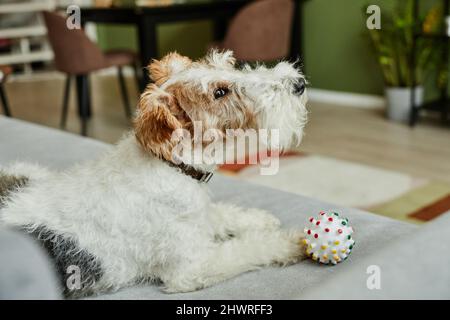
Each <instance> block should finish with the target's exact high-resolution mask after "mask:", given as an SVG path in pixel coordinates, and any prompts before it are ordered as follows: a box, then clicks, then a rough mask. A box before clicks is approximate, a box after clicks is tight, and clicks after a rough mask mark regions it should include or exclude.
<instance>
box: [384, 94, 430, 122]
mask: <svg viewBox="0 0 450 320" xmlns="http://www.w3.org/2000/svg"><path fill="white" fill-rule="evenodd" d="M414 90H415V100H416V101H415V105H416V106H417V105H421V104H422V103H423V86H417V87H415V89H414ZM385 96H386V101H387V111H386V116H387V118H388V119H389V120H393V121H397V122H403V123H407V122H408V121H409V116H410V112H411V89H410V88H404V87H391V88H386V89H385Z"/></svg>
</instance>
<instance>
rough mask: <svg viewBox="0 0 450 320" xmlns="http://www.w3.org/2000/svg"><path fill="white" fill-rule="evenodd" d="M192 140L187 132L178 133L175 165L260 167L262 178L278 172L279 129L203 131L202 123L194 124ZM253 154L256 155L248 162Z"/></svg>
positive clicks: (175, 139) (181, 130)
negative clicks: (249, 154) (245, 165)
mask: <svg viewBox="0 0 450 320" xmlns="http://www.w3.org/2000/svg"><path fill="white" fill-rule="evenodd" d="M193 129H194V130H193V133H194V134H193V136H191V132H190V131H189V130H186V129H176V130H174V131H173V133H172V137H171V141H172V142H173V143H174V148H173V149H172V161H173V162H174V163H176V164H180V163H182V162H183V163H185V164H190V165H197V164H206V165H222V164H245V163H248V164H257V163H259V165H260V167H259V171H260V174H261V175H274V174H276V173H278V169H279V154H280V142H279V140H280V133H279V130H278V129H259V130H254V129H247V130H243V129H226V130H225V133H224V132H223V131H221V130H219V129H212V128H210V129H207V130H203V125H202V122H201V121H194V127H193ZM248 150H250V152H251V151H253V152H255V150H256V153H255V154H253V155H252V156H249V157H248V158H247V157H246V156H245V155H246V154H247V151H248Z"/></svg>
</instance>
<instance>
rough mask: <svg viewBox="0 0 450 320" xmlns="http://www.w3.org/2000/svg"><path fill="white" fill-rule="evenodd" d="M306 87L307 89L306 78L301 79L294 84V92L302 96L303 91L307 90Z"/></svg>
mask: <svg viewBox="0 0 450 320" xmlns="http://www.w3.org/2000/svg"><path fill="white" fill-rule="evenodd" d="M305 89H306V82H305V80H304V79H300V80H298V81H297V82H296V83H295V84H294V91H293V92H294V94H295V95H296V96H301V95H302V94H303V92H305Z"/></svg>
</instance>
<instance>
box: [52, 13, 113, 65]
mask: <svg viewBox="0 0 450 320" xmlns="http://www.w3.org/2000/svg"><path fill="white" fill-rule="evenodd" d="M43 15H44V21H45V25H46V26H47V32H48V38H49V41H50V45H51V46H52V49H53V52H54V54H55V66H56V69H57V70H58V71H61V72H65V73H69V74H85V73H89V72H92V71H95V70H98V69H102V68H104V67H105V66H106V59H105V56H104V54H103V53H102V51H101V50H100V48H99V47H98V46H97V45H96V44H95V43H93V42H92V41H91V40H90V39H89V38H88V37H87V35H86V34H85V33H84V31H83V30H82V29H69V28H67V25H66V19H65V18H64V17H63V16H61V15H59V14H57V13H56V12H50V11H45V12H43Z"/></svg>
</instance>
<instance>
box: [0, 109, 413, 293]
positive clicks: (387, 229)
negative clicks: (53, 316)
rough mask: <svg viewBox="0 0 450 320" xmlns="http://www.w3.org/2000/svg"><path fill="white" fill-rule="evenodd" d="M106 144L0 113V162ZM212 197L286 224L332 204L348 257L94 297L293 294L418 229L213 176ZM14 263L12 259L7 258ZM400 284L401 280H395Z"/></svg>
mask: <svg viewBox="0 0 450 320" xmlns="http://www.w3.org/2000/svg"><path fill="white" fill-rule="evenodd" d="M106 147H107V145H105V144H102V143H99V142H96V141H93V140H90V139H85V138H79V137H76V136H73V135H70V134H67V133H63V132H58V131H56V130H51V129H46V128H42V127H38V126H35V125H29V124H25V123H23V122H17V121H14V120H9V119H5V118H2V117H0V165H4V164H6V163H8V162H11V161H14V160H17V159H20V160H29V161H30V160H31V161H34V162H39V163H42V164H44V165H46V166H49V167H53V168H64V167H66V166H68V165H71V164H73V163H75V162H79V161H82V160H85V159H90V158H93V157H95V156H96V155H97V154H98V153H99V152H101V151H102V149H104V148H106ZM210 188H211V191H212V194H213V196H214V198H215V199H217V200H223V201H229V202H233V203H236V204H239V205H242V206H246V207H260V208H264V209H266V210H269V211H271V212H273V213H274V214H276V215H277V216H278V217H279V218H280V219H281V221H282V223H283V226H284V227H286V228H302V227H303V225H304V224H305V222H306V219H307V217H309V216H311V215H316V214H317V213H318V212H319V211H320V210H327V209H336V210H337V211H339V212H341V213H342V214H343V215H344V216H347V217H348V218H349V219H350V223H351V224H352V225H353V227H354V229H355V234H354V238H355V239H356V241H357V243H356V246H355V248H354V250H353V253H352V254H351V256H350V258H349V259H348V260H347V261H345V262H343V263H342V264H339V265H337V266H324V265H319V264H316V263H314V262H312V261H309V260H308V261H303V262H301V263H299V264H297V265H293V266H289V267H286V268H266V269H261V270H259V271H255V272H249V273H246V274H242V275H240V276H238V277H236V278H234V279H231V280H228V281H226V282H224V283H221V284H219V285H216V286H213V287H211V288H207V289H204V290H200V291H197V292H191V293H185V294H164V293H162V292H161V291H160V290H159V288H158V287H157V286H156V285H151V284H148V285H142V286H136V287H132V288H126V289H122V290H120V291H118V292H116V293H110V294H104V295H101V296H97V297H94V298H96V299H292V298H301V297H302V296H304V295H306V294H308V293H309V292H310V291H312V290H313V289H314V288H315V289H317V290H319V292H320V288H322V287H323V286H326V285H327V283H329V282H331V281H332V280H333V279H335V278H336V277H337V276H338V275H340V274H344V273H345V272H346V271H347V270H349V269H351V268H353V267H355V268H356V266H357V265H358V264H360V263H361V261H364V259H365V258H366V257H367V256H369V255H370V254H373V253H375V252H377V251H379V250H381V249H383V248H386V247H388V245H389V244H390V243H392V241H394V240H395V239H397V238H399V237H401V236H405V235H407V234H408V233H410V232H413V231H415V230H416V229H417V227H416V226H413V225H410V224H405V223H402V222H399V221H394V220H391V219H388V218H384V217H381V216H377V215H373V214H370V213H367V212H363V211H360V210H356V209H346V208H339V207H335V206H333V205H331V204H328V203H323V202H320V201H317V200H313V199H309V198H305V197H301V196H298V195H294V194H290V193H286V192H281V191H277V190H272V189H269V188H263V187H259V186H254V185H250V184H247V183H243V182H240V181H237V180H233V179H230V178H225V177H221V176H219V175H216V176H214V177H213V179H212V180H211V182H210ZM11 263H14V262H11ZM399 285H400V284H399Z"/></svg>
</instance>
